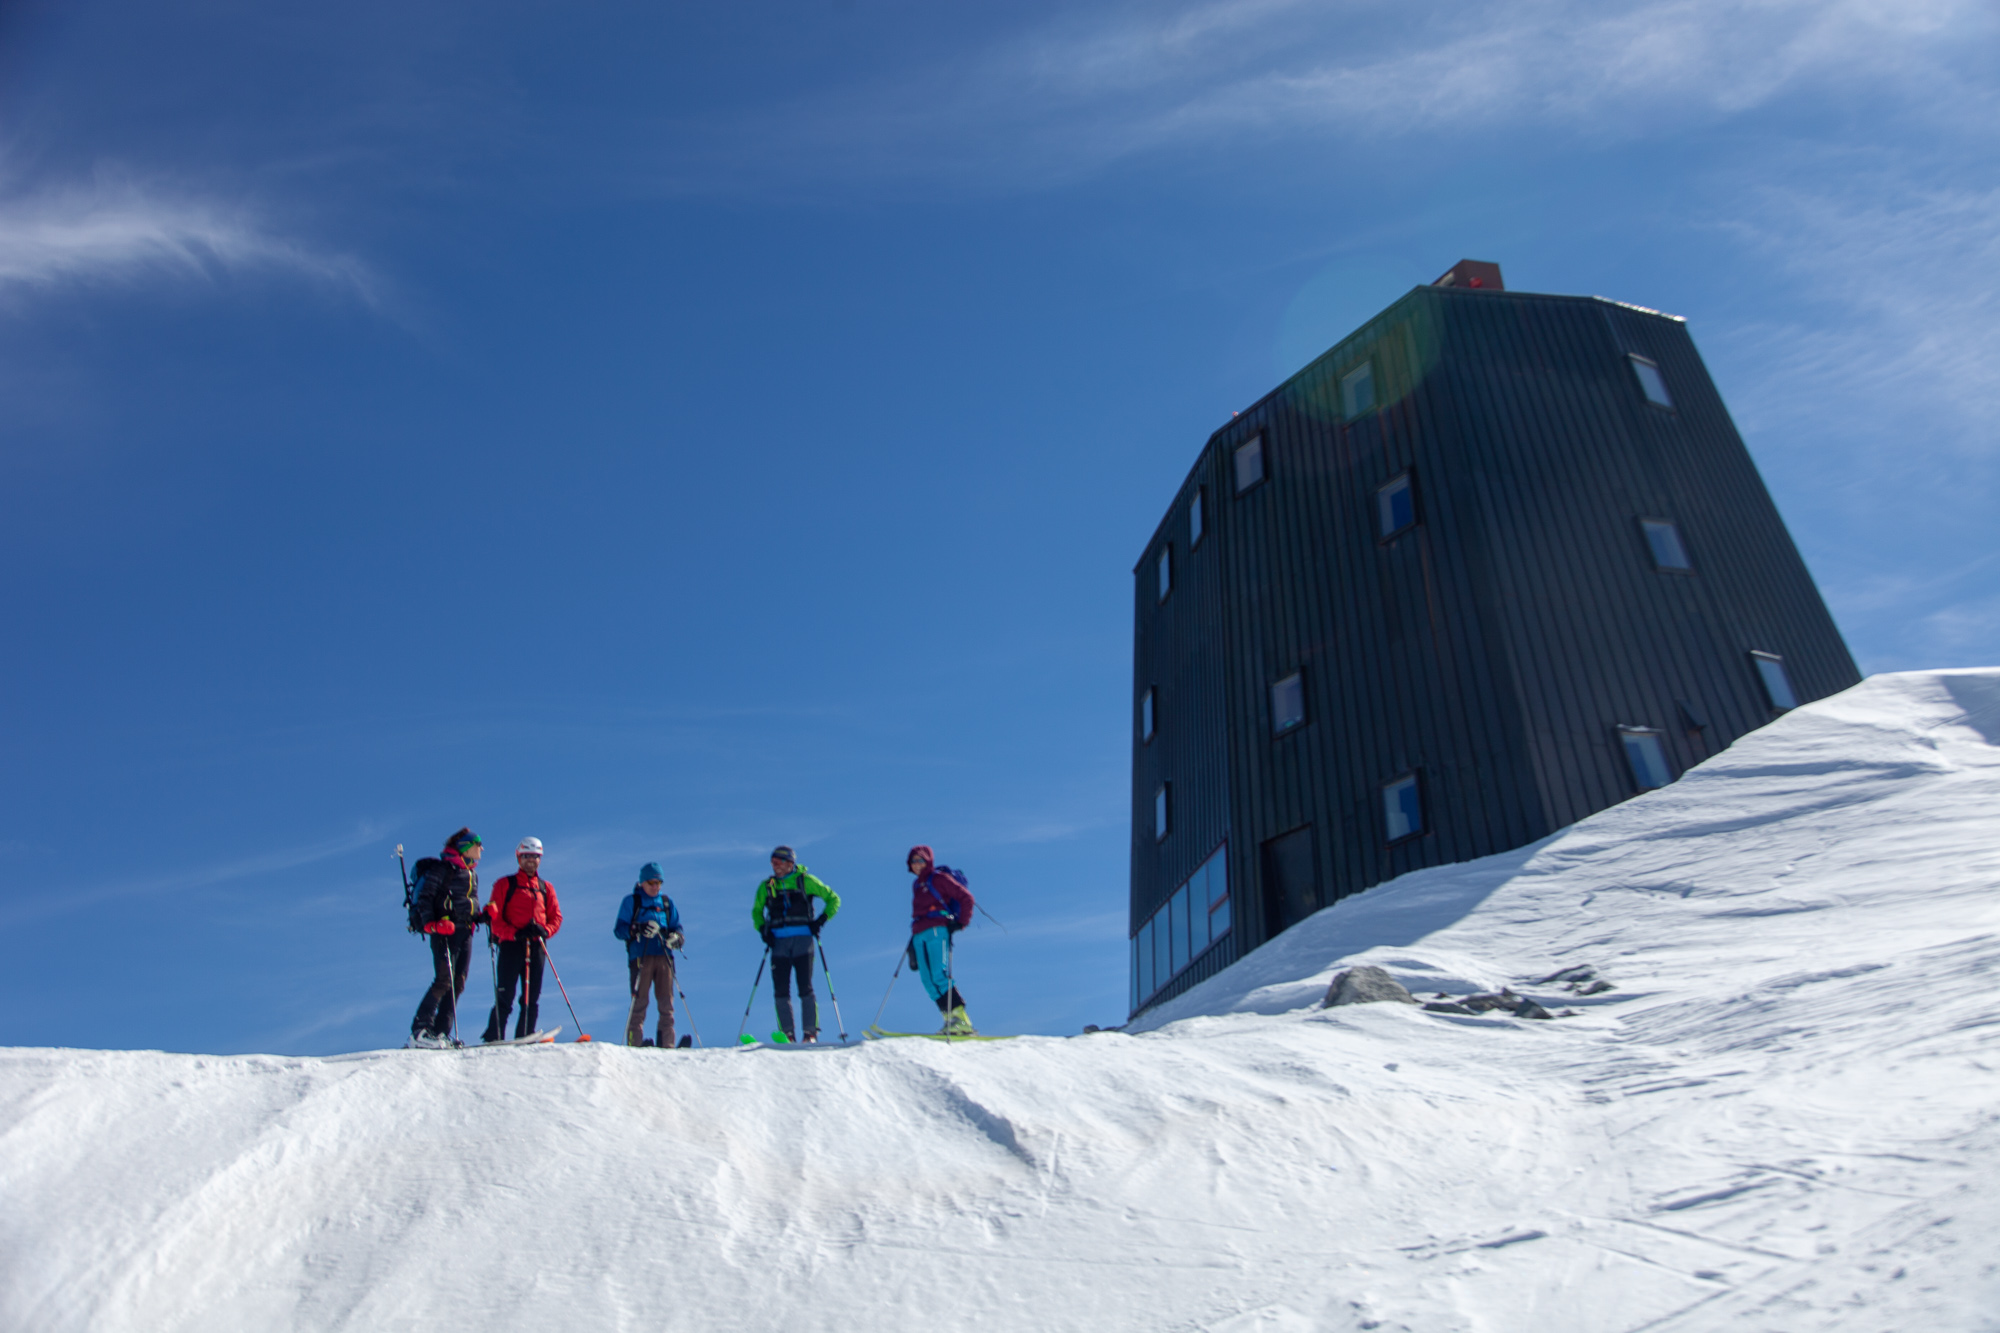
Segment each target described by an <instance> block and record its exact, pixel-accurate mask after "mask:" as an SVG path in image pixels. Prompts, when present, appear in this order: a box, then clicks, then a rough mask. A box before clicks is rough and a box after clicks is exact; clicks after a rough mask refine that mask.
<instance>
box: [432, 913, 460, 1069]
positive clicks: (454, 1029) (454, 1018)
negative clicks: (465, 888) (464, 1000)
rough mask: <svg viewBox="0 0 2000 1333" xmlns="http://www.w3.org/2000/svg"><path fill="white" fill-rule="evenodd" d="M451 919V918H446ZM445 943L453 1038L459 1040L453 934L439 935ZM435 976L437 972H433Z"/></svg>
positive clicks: (446, 975)
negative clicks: (452, 950) (452, 946)
mask: <svg viewBox="0 0 2000 1333" xmlns="http://www.w3.org/2000/svg"><path fill="white" fill-rule="evenodd" d="M446 919H447V920H449V918H446ZM437 938H438V939H439V940H440V941H441V942H442V943H443V945H444V977H445V980H446V981H448V982H450V983H451V997H450V998H451V1039H452V1040H453V1041H457V1040H458V970H457V969H456V968H455V967H454V966H453V965H452V957H451V936H449V935H443V936H439V937H437ZM432 975H433V976H435V975H436V974H435V973H433V974H432Z"/></svg>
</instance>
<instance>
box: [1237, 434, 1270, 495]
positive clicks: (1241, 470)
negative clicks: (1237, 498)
mask: <svg viewBox="0 0 2000 1333" xmlns="http://www.w3.org/2000/svg"><path fill="white" fill-rule="evenodd" d="M1262 480H1264V437H1263V436H1262V435H1252V436H1251V437H1250V438H1249V439H1247V440H1245V441H1243V443H1241V444H1239V445H1237V446H1236V493H1237V494H1238V495H1241V494H1243V492H1245V491H1247V490H1249V489H1250V488H1251V487H1252V486H1255V485H1256V484H1257V483H1258V482H1260V481H1262Z"/></svg>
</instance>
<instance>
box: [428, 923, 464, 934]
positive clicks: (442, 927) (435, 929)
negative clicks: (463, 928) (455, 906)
mask: <svg viewBox="0 0 2000 1333" xmlns="http://www.w3.org/2000/svg"><path fill="white" fill-rule="evenodd" d="M457 933H458V927H457V926H454V925H452V924H451V922H449V921H433V922H431V923H430V924H429V925H427V926H425V927H424V934H426V935H456V934H457Z"/></svg>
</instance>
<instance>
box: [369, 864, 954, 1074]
mask: <svg viewBox="0 0 2000 1333" xmlns="http://www.w3.org/2000/svg"><path fill="white" fill-rule="evenodd" d="M398 850H399V851H400V849H398ZM483 851H484V846H483V844H482V842H481V840H480V837H479V835H478V834H476V833H474V832H473V831H472V830H471V829H469V828H461V829H459V830H458V831H457V832H456V833H453V834H452V835H451V837H449V838H447V839H446V840H445V845H444V850H443V851H442V852H440V853H439V854H438V855H437V856H436V857H426V858H424V859H423V860H420V861H418V862H417V864H416V865H415V867H413V875H412V879H411V882H410V884H409V888H408V898H409V903H410V925H411V927H412V929H415V930H420V931H422V932H423V933H424V934H425V935H427V936H428V937H429V940H430V948H431V971H432V980H431V985H430V989H429V990H427V991H425V992H424V998H423V1000H422V1002H420V1003H419V1004H418V1005H417V1012H416V1016H415V1017H414V1018H413V1019H412V1020H411V1023H410V1044H411V1045H412V1046H457V1045H461V1044H462V1043H461V1042H459V1041H458V1040H457V1039H456V1036H455V1030H456V1028H457V1019H458V1001H459V997H460V996H462V995H463V994H464V993H465V984H466V974H467V972H468V970H469V964H470V963H471V961H472V936H473V932H474V931H476V930H477V929H478V928H479V927H481V926H485V927H486V928H487V934H488V937H489V939H490V941H491V943H492V945H493V948H494V955H495V956H494V963H493V967H494V975H495V981H494V995H493V1007H492V1009H491V1010H490V1011H489V1012H488V1014H487V1018H486V1030H485V1033H484V1034H483V1036H482V1040H483V1041H485V1042H487V1043H493V1042H501V1041H506V1040H508V1038H507V1019H508V1016H509V1015H510V1014H511V1013H512V1012H513V1008H514V997H515V994H516V992H517V991H518V992H519V994H520V997H521V1011H520V1017H519V1018H518V1020H517V1021H516V1022H515V1024H514V1038H513V1039H514V1040H516V1041H519V1040H523V1039H526V1038H529V1037H531V1036H533V1035H534V1034H535V1033H537V1032H538V1031H539V1029H538V1028H537V1027H536V1017H537V1013H538V1009H539V1006H540V1001H541V993H542V969H543V965H544V964H545V963H546V962H547V960H548V941H549V939H550V938H551V937H552V936H554V935H555V934H556V933H557V932H558V931H560V930H561V929H562V922H563V916H562V905H561V904H560V903H559V902H558V901H557V899H556V891H555V886H554V885H552V884H550V883H549V882H548V881H547V880H545V879H543V878H542V875H541V869H542V854H543V848H542V841H541V839H540V838H523V839H521V842H520V844H519V845H518V846H516V847H515V848H514V860H515V864H516V867H517V869H516V870H515V872H514V873H513V874H511V875H503V876H502V877H501V878H500V879H499V880H498V881H496V882H495V883H494V885H493V892H492V896H491V897H490V898H489V899H488V901H487V902H486V904H485V905H484V906H483V907H482V906H481V905H480V902H479V859H480V856H481V854H482V853H483ZM905 865H906V866H907V868H908V869H909V872H910V874H911V875H912V876H913V877H914V879H913V881H912V885H911V903H910V941H909V944H908V946H907V948H906V953H905V959H906V961H907V962H908V963H909V966H910V970H911V971H913V972H915V973H917V975H918V976H919V977H921V978H922V980H923V985H924V990H925V991H926V993H928V994H929V995H930V997H931V1000H932V1001H933V1002H934V1003H935V1004H936V1005H937V1007H938V1012H939V1014H940V1015H942V1017H943V1019H944V1026H943V1029H942V1030H943V1031H944V1032H945V1033H947V1034H952V1035H969V1034H971V1033H972V1031H973V1028H972V1020H971V1019H970V1018H968V1017H967V1016H966V1012H965V1000H964V998H963V997H962V996H960V994H959V993H958V989H957V987H956V986H955V985H954V984H953V982H952V969H951V938H952V936H953V935H954V934H956V933H957V932H958V931H960V930H962V929H964V928H965V927H966V926H969V925H971V924H972V913H973V909H974V902H973V898H972V892H971V890H970V889H969V888H968V887H967V885H966V882H965V876H964V875H962V874H960V873H959V872H957V871H955V870H952V869H951V868H950V867H949V866H941V865H938V864H937V858H936V857H935V856H934V855H933V854H932V852H931V849H930V848H929V847H925V846H917V847H912V848H911V849H910V854H909V857H908V859H907V860H906V862H905ZM664 880H665V877H664V876H663V875H662V874H661V873H660V866H659V863H658V862H656V861H648V862H647V863H646V864H645V865H643V866H641V867H640V869H639V878H638V882H637V883H636V884H634V885H633V886H632V891H631V892H630V893H628V894H626V895H625V898H624V900H623V901H622V902H621V903H620V904H619V907H618V915H617V919H616V920H615V921H613V922H612V926H611V933H612V934H613V935H614V936H616V937H617V938H618V939H619V940H622V941H623V942H624V944H625V959H626V964H627V973H628V978H629V981H630V986H631V994H632V1009H631V1013H630V1014H629V1015H628V1016H627V1018H626V1021H625V1043H626V1045H628V1046H655V1047H660V1048H664V1049H669V1050H671V1049H673V1048H674V1047H675V1046H676V1045H677V1044H681V1043H677V1042H676V1040H675V1031H674V996H675V995H676V994H677V993H679V987H678V985H677V983H676V980H675V956H676V951H678V950H680V949H681V948H683V947H684V946H685V945H686V943H687V936H686V933H685V932H684V931H683V929H682V927H681V916H680V909H679V908H677V907H676V906H675V905H674V901H673V899H672V898H670V897H668V896H667V893H666V890H665V887H664ZM815 900H817V901H818V904H819V907H818V910H815V909H814V902H815ZM839 911H840V895H839V894H837V893H835V892H834V891H833V890H832V889H831V888H829V887H827V885H826V883H825V881H823V880H821V879H819V878H818V877H817V876H815V875H813V874H812V873H811V872H810V871H808V870H807V869H806V868H805V867H804V866H802V865H800V864H799V863H798V858H797V856H796V855H795V854H794V853H793V851H792V849H791V848H790V847H786V846H780V847H776V848H774V849H772V852H771V874H770V877H769V878H767V879H765V880H763V881H761V882H760V883H759V884H758V885H757V892H756V896H755V897H754V899H753V900H752V902H751V905H750V921H751V924H752V925H754V926H755V927H756V928H757V933H758V935H759V936H761V937H762V939H763V941H764V947H765V957H766V959H767V960H768V962H769V963H770V967H771V987H772V992H773V997H774V1000H775V1003H776V1008H777V1017H778V1029H779V1031H781V1032H782V1033H783V1034H784V1037H785V1040H787V1041H802V1042H816V1041H818V1040H819V1000H818V997H817V996H816V995H815V994H814V991H813V957H814V953H815V950H816V948H817V947H818V941H819V935H820V932H821V930H823V929H824V928H825V927H826V924H827V922H829V921H831V920H832V919H833V918H834V915H835V914H836V913H838V912H839ZM820 956H821V957H822V958H824V953H821V955H820ZM759 967H760V971H761V967H762V965H761V964H760V965H759ZM794 990H796V991H797V993H798V1007H797V1012H796V1013H795V1012H794V1009H793V1003H792V992H793V991H794ZM681 999H682V1003H683V1004H685V1003H686V996H685V995H682V996H681ZM754 999H755V989H754V985H753V989H752V1000H753V1003H754ZM649 1001H651V1002H652V1003H653V1004H655V1005H657V1009H658V1019H657V1021H656V1024H655V1027H654V1034H653V1038H652V1040H650V1041H648V1040H646V1038H645V1028H646V1010H647V1007H648V1003H649Z"/></svg>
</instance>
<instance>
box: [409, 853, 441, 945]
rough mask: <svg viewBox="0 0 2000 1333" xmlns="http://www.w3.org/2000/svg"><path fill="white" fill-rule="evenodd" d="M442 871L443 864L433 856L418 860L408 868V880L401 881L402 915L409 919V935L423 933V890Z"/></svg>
mask: <svg viewBox="0 0 2000 1333" xmlns="http://www.w3.org/2000/svg"><path fill="white" fill-rule="evenodd" d="M443 869H444V862H443V861H440V860H439V859H438V858H437V857H435V856H426V857H422V858H420V859H419V860H418V861H417V863H416V864H415V865H414V866H411V867H410V878H408V879H406V880H404V881H403V913H404V915H405V916H407V917H409V919H410V933H411V934H412V935H421V934H423V931H424V918H423V908H422V902H423V897H424V892H425V890H426V889H427V888H428V887H429V886H430V880H431V878H432V877H433V876H435V875H437V874H439V873H440V872H441V871H443Z"/></svg>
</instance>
